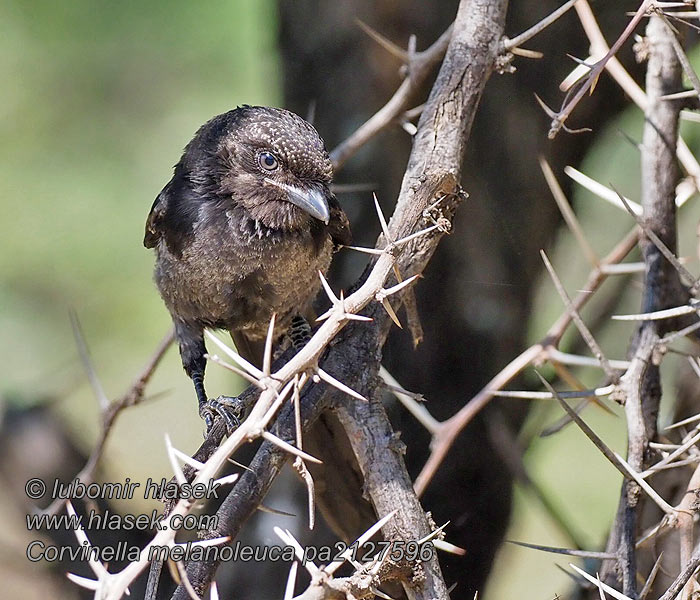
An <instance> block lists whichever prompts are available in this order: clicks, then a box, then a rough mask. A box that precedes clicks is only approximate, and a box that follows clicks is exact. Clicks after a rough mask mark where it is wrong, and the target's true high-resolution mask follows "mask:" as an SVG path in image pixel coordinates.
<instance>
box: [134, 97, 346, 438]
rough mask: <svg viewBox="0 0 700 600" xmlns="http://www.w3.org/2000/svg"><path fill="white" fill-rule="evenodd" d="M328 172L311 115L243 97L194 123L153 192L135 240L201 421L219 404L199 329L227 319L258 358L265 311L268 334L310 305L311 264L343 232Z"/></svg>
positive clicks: (316, 264)
mask: <svg viewBox="0 0 700 600" xmlns="http://www.w3.org/2000/svg"><path fill="white" fill-rule="evenodd" d="M331 178H332V165H331V163H330V160H329V158H328V153H327V152H326V150H325V148H324V146H323V141H322V140H321V138H320V137H319V135H318V133H317V132H316V130H315V129H314V128H313V127H312V126H311V125H310V124H309V123H307V122H306V121H304V120H303V119H302V118H301V117H298V116H297V115H295V114H293V113H291V112H289V111H286V110H282V109H277V108H266V107H258V106H243V107H240V108H237V109H235V110H232V111H229V112H227V113H224V114H222V115H219V116H217V117H214V118H213V119H211V120H210V121H208V122H207V123H205V124H204V125H203V126H202V127H201V128H200V129H199V131H197V133H196V134H195V136H194V138H193V139H192V141H191V142H190V143H189V144H188V145H187V147H186V148H185V151H184V153H183V155H182V158H181V159H180V162H178V164H177V165H176V166H175V172H174V175H173V178H172V179H171V180H170V182H169V183H168V184H167V185H166V186H165V187H164V188H163V190H162V191H161V192H160V194H159V195H158V197H157V198H156V200H155V202H154V203H153V206H152V208H151V212H150V214H149V216H148V221H147V222H146V235H145V238H144V245H145V246H146V247H147V248H155V250H156V267H155V281H156V284H157V286H158V289H159V291H160V294H161V296H162V297H163V300H164V301H165V304H166V306H167V307H168V310H169V311H170V314H171V316H172V318H173V322H174V324H175V333H176V337H177V340H178V343H179V347H180V355H181V357H182V364H183V366H184V368H185V371H186V372H187V374H188V375H189V376H190V377H191V378H192V380H193V382H194V386H195V390H196V392H197V398H198V401H199V406H200V414H201V415H202V416H203V417H204V418H205V420H206V422H207V426H210V425H211V422H212V417H213V414H214V412H224V413H225V410H224V409H225V407H222V403H221V402H216V401H213V400H208V399H207V396H206V393H205V391H204V385H203V377H204V368H205V364H206V361H205V358H204V354H205V352H206V349H205V346H204V338H203V331H204V329H205V328H207V327H209V328H221V329H227V330H228V331H229V332H231V336H232V338H233V340H234V342H235V344H236V347H237V349H238V351H239V352H240V353H241V354H242V355H243V356H245V357H246V358H247V359H248V360H251V361H252V362H254V363H257V364H259V363H260V361H261V348H262V347H263V344H264V340H265V336H266V333H267V329H268V326H269V322H270V318H271V317H272V314H273V313H275V314H276V315H277V317H276V327H275V336H276V337H277V338H279V337H280V336H282V335H283V334H285V333H286V332H287V331H288V329H289V326H290V324H291V322H292V319H293V318H294V317H297V316H302V317H306V316H307V315H308V314H309V311H310V308H311V303H312V301H313V299H314V298H315V296H316V294H317V293H318V290H319V287H320V279H319V276H318V271H322V272H324V273H325V272H326V270H327V269H328V266H329V265H330V261H331V255H332V253H333V251H334V249H335V248H336V247H337V246H338V245H339V244H347V243H348V242H349V239H350V229H349V225H348V221H347V217H346V216H345V213H344V212H343V210H342V209H341V208H340V206H339V204H338V203H337V201H336V199H335V197H334V196H333V195H332V194H331V192H330V189H329V186H330V183H331ZM223 416H225V417H227V419H228V420H229V422H230V421H231V419H230V415H228V414H224V415H223Z"/></svg>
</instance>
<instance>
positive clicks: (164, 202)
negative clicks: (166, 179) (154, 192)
mask: <svg viewBox="0 0 700 600" xmlns="http://www.w3.org/2000/svg"><path fill="white" fill-rule="evenodd" d="M169 198H170V183H168V185H166V186H165V187H164V188H163V189H162V190H161V192H160V194H158V196H157V197H156V199H155V200H154V202H153V206H151V212H150V213H148V219H146V232H145V235H144V237H143V245H144V246H146V248H154V247H155V246H156V244H157V243H158V240H159V239H160V238H161V236H162V235H163V220H164V218H165V213H166V211H167V208H168V200H169Z"/></svg>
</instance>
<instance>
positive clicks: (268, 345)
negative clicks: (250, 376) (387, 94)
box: [263, 313, 276, 377]
mask: <svg viewBox="0 0 700 600" xmlns="http://www.w3.org/2000/svg"><path fill="white" fill-rule="evenodd" d="M275 317H276V315H275V313H272V317H270V326H269V327H268V328H267V337H266V338H265V353H264V354H263V374H264V375H265V377H269V376H270V369H271V368H272V338H273V337H274V333H275Z"/></svg>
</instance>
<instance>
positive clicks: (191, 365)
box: [175, 322, 242, 433]
mask: <svg viewBox="0 0 700 600" xmlns="http://www.w3.org/2000/svg"><path fill="white" fill-rule="evenodd" d="M175 335H176V336H177V340H178V343H179V346H180V356H181V358H182V366H183V367H184V368H185V372H186V373H187V375H189V377H190V379H192V383H193V384H194V391H195V393H196V394H197V402H198V404H199V416H200V417H201V418H202V419H204V423H205V424H206V427H207V433H208V432H209V431H210V430H211V428H212V426H213V425H214V418H215V417H216V416H217V415H218V416H220V417H221V418H222V419H223V420H224V422H225V423H226V430H227V431H228V432H229V433H230V432H232V431H234V430H235V429H236V428H237V427H238V426H239V425H240V417H241V414H242V407H241V405H240V402H239V400H238V398H235V397H233V398H232V397H229V396H219V397H218V398H209V397H207V392H206V390H205V389H204V369H205V367H206V365H207V361H206V358H205V357H204V355H205V354H206V351H207V348H206V346H205V345H204V335H203V330H202V329H201V328H199V327H196V326H192V325H189V324H186V323H181V322H180V323H176V324H175Z"/></svg>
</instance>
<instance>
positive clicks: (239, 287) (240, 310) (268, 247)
mask: <svg viewBox="0 0 700 600" xmlns="http://www.w3.org/2000/svg"><path fill="white" fill-rule="evenodd" d="M196 233H197V234H196V235H195V238H194V240H193V242H192V243H191V244H190V245H189V246H188V247H187V248H186V249H185V251H184V252H183V253H182V256H181V257H176V256H174V255H173V254H171V253H170V252H169V251H168V249H167V247H165V246H164V245H162V246H161V247H159V249H158V260H157V262H156V275H155V278H156V283H157V284H158V288H159V289H160V292H161V295H162V296H163V299H164V300H165V302H166V305H168V308H169V309H170V312H171V313H172V314H177V315H178V316H179V317H180V318H184V319H185V320H192V321H195V322H198V323H200V324H202V325H204V326H209V327H221V328H226V329H229V330H242V331H245V332H246V335H247V337H249V338H250V339H262V338H264V337H265V335H266V332H267V328H268V324H269V321H270V318H271V316H272V314H273V313H275V314H276V315H277V323H278V329H280V330H283V329H284V328H286V327H288V325H289V321H291V319H292V317H293V316H294V315H296V314H304V313H305V312H306V311H307V310H308V309H309V307H310V305H311V303H312V302H313V300H314V298H315V296H316V294H317V293H318V290H319V288H320V279H319V275H318V272H319V271H322V272H324V273H325V272H326V270H327V269H328V266H329V265H330V261H331V255H332V242H331V240H330V238H329V237H328V236H325V238H324V239H323V240H322V243H321V244H320V245H319V243H318V239H316V240H314V239H313V237H312V235H311V234H310V233H309V232H286V233H285V234H284V235H271V236H261V237H257V238H256V237H252V236H251V237H247V236H242V235H240V232H238V231H235V230H233V231H232V229H231V227H230V226H229V227H227V228H225V229H223V230H222V229H219V230H218V231H217V230H212V229H210V230H205V231H202V230H200V231H197V232H196Z"/></svg>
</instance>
